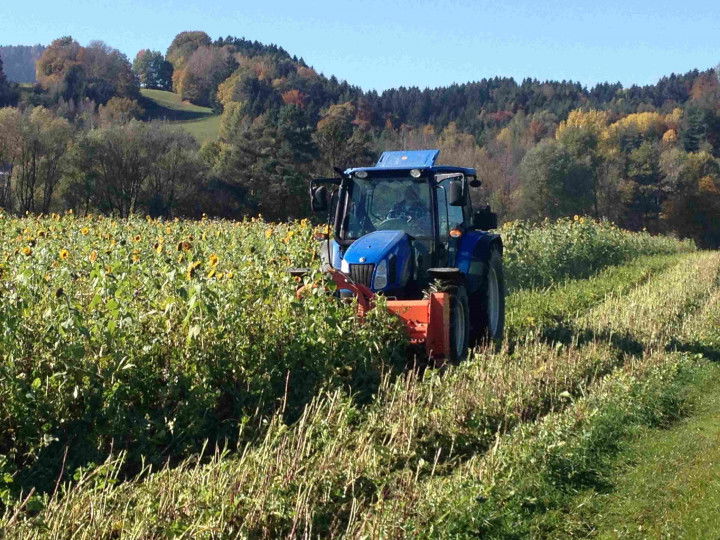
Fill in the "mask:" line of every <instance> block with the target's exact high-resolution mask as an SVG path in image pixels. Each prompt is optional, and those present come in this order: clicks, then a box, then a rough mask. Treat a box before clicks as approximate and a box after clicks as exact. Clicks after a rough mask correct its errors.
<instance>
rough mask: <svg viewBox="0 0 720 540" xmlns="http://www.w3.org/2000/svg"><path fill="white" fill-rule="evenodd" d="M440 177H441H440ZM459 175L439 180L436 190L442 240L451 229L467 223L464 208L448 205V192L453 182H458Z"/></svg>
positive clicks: (439, 229)
mask: <svg viewBox="0 0 720 540" xmlns="http://www.w3.org/2000/svg"><path fill="white" fill-rule="evenodd" d="M439 176H440V175H439ZM458 178H462V177H458V176H457V175H455V176H452V177H448V178H442V177H441V178H439V179H438V183H437V188H436V200H437V205H438V208H437V211H438V212H437V213H438V234H439V235H440V238H444V237H446V236H447V235H448V234H449V233H450V230H451V229H454V228H455V227H461V226H462V225H463V223H464V222H465V215H464V212H463V210H464V207H463V206H450V205H449V204H448V198H447V190H448V186H449V185H450V182H451V181H452V180H457V179H458Z"/></svg>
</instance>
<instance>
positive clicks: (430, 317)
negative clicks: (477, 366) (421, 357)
mask: <svg viewBox="0 0 720 540" xmlns="http://www.w3.org/2000/svg"><path fill="white" fill-rule="evenodd" d="M329 272H330V275H331V276H332V278H333V280H334V281H335V284H336V285H337V287H338V289H345V290H349V291H351V292H352V293H353V294H354V295H355V296H356V298H357V301H358V315H359V316H360V317H363V316H364V315H365V313H367V311H368V310H369V309H372V307H373V306H374V302H373V298H374V297H375V293H373V292H372V291H371V290H370V289H369V288H368V287H365V286H364V285H360V284H357V283H354V282H353V281H352V280H351V279H350V278H349V277H348V276H346V275H345V274H343V273H342V272H338V271H337V270H330V271H329ZM387 307H388V310H389V311H390V312H391V313H394V314H395V315H397V316H398V317H400V318H401V319H402V320H403V321H404V322H405V328H406V329H407V332H408V336H409V338H410V342H411V343H413V344H423V343H424V344H425V350H426V352H427V355H428V358H430V359H433V360H441V359H446V358H448V356H449V354H450V295H448V294H447V293H432V294H430V296H429V298H427V299H424V300H388V301H387Z"/></svg>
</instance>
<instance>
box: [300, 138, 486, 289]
mask: <svg viewBox="0 0 720 540" xmlns="http://www.w3.org/2000/svg"><path fill="white" fill-rule="evenodd" d="M438 155H439V151H438V150H416V151H405V152H385V153H383V154H382V156H381V157H380V160H379V161H378V163H377V165H376V166H375V167H362V168H353V169H348V170H346V171H343V174H342V176H341V177H340V178H333V179H317V180H314V181H313V183H312V187H311V193H312V203H313V209H314V210H316V211H324V210H327V209H328V208H329V207H330V206H332V207H333V212H332V214H331V220H332V225H333V233H334V234H333V239H332V240H331V241H330V242H329V245H326V246H324V248H325V249H324V252H322V251H321V255H322V256H323V259H324V260H325V262H326V264H329V265H330V266H332V267H335V268H337V269H340V270H341V271H342V272H344V273H346V274H348V275H349V276H350V277H351V278H352V279H353V280H354V281H356V282H359V283H362V284H363V285H366V286H367V287H369V288H370V289H372V290H373V291H375V292H383V293H385V294H388V295H391V296H396V297H398V298H415V297H417V298H421V297H422V295H423V291H424V290H425V289H426V288H427V286H428V285H429V283H430V281H431V277H430V275H429V274H428V270H429V269H431V268H438V267H445V268H448V267H456V263H457V262H458V254H459V248H460V245H461V243H462V237H463V235H464V234H465V233H466V232H470V231H472V230H488V229H492V228H495V227H496V225H497V218H496V216H495V214H493V213H492V212H490V211H489V208H483V209H481V210H479V211H475V212H474V211H473V208H472V203H471V200H470V195H469V192H470V187H475V186H479V185H480V182H479V181H478V179H477V174H476V172H475V169H470V168H464V167H448V166H436V165H435V161H436V159H437V157H438ZM327 186H337V188H336V189H335V190H329V189H328V187H327ZM328 248H329V249H328ZM328 253H329V256H328Z"/></svg>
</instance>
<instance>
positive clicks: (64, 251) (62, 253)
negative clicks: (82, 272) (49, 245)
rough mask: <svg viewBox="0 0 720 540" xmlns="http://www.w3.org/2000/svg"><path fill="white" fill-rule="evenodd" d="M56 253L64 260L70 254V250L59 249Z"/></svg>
mask: <svg viewBox="0 0 720 540" xmlns="http://www.w3.org/2000/svg"><path fill="white" fill-rule="evenodd" d="M58 255H59V257H60V258H61V259H62V260H63V261H64V260H66V259H67V258H68V257H69V256H70V252H69V251H68V250H67V249H61V250H60V253H59V254H58Z"/></svg>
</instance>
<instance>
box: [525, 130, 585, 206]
mask: <svg viewBox="0 0 720 540" xmlns="http://www.w3.org/2000/svg"><path fill="white" fill-rule="evenodd" d="M520 170H521V173H520V174H521V178H522V182H523V185H522V199H523V203H522V206H523V208H522V212H523V214H524V215H525V216H526V217H528V218H533V219H540V218H543V217H549V218H558V217H562V216H568V215H573V214H587V213H589V212H590V210H591V209H592V205H593V202H594V201H593V198H592V193H593V171H592V170H591V169H590V168H589V167H587V166H586V165H584V164H583V163H581V162H580V161H578V160H577V159H576V158H575V157H574V156H573V155H572V154H571V153H570V152H569V151H568V149H567V148H565V146H564V145H563V144H562V143H559V142H557V141H553V140H545V141H542V142H541V143H540V144H538V145H537V146H535V147H534V148H533V149H532V150H530V151H529V152H528V153H527V154H526V155H525V158H524V159H523V162H522V165H521V168H520Z"/></svg>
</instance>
